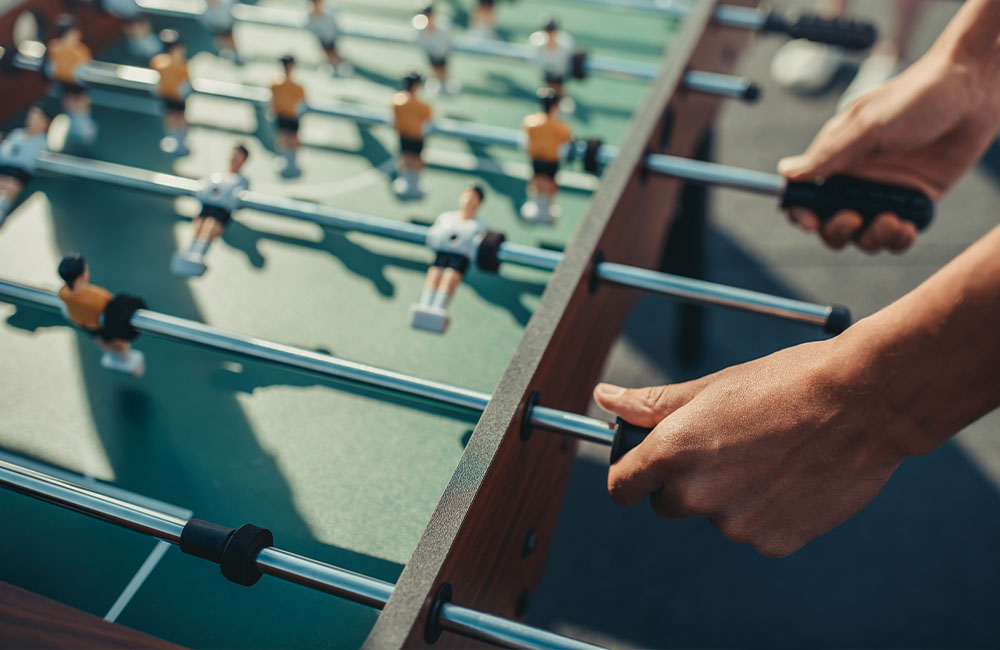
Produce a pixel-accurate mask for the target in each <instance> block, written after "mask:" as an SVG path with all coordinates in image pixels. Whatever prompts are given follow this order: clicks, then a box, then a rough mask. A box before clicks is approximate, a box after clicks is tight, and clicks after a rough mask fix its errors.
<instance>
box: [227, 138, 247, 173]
mask: <svg viewBox="0 0 1000 650" xmlns="http://www.w3.org/2000/svg"><path fill="white" fill-rule="evenodd" d="M249 157H250V150H249V149H247V148H246V147H245V146H243V145H242V144H238V145H236V146H235V147H233V152H232V154H230V156H229V171H231V172H232V173H234V174H235V173H236V172H238V171H240V169H242V168H243V164H244V163H245V162H246V161H247V158H249Z"/></svg>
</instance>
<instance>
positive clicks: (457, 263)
mask: <svg viewBox="0 0 1000 650" xmlns="http://www.w3.org/2000/svg"><path fill="white" fill-rule="evenodd" d="M483 198H485V193H484V192H483V188H482V187H481V186H479V185H475V184H472V185H467V186H466V187H465V188H464V189H463V190H462V193H461V194H460V195H459V197H458V210H454V211H452V212H445V213H442V214H441V215H440V216H439V217H438V218H437V219H436V220H435V221H434V225H433V226H431V227H430V230H428V231H427V246H428V247H430V249H431V250H432V251H434V254H435V256H434V262H433V263H432V264H431V267H430V268H429V269H427V279H426V281H425V282H424V291H423V294H422V295H421V296H420V302H419V303H418V304H416V305H412V306H411V307H410V326H411V327H414V328H416V329H422V330H427V331H429V332H436V333H438V334H443V333H444V331H445V330H446V329H448V323H449V319H448V313H447V309H448V303H450V302H451V299H452V296H454V295H455V290H456V289H457V288H458V285H460V284H461V283H462V278H464V277H465V272H466V271H467V270H468V268H469V264H470V263H471V262H472V260H474V259H476V255H477V252H478V249H479V245H480V244H481V243H482V241H483V239H484V238H485V237H486V234H487V228H486V224H485V223H483V222H482V221H481V220H479V219H477V218H476V214H477V213H478V212H479V206H481V205H482V204H483Z"/></svg>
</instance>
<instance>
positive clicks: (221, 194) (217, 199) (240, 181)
mask: <svg viewBox="0 0 1000 650" xmlns="http://www.w3.org/2000/svg"><path fill="white" fill-rule="evenodd" d="M249 156H250V152H249V151H247V148H246V147H244V146H243V145H241V144H238V145H236V146H235V147H233V153H232V155H231V156H230V158H229V173H227V174H220V173H215V174H212V175H211V176H209V177H208V178H206V179H204V180H202V187H201V189H200V190H198V193H197V194H196V195H195V197H196V198H197V199H198V200H199V201H201V213H200V214H199V215H198V216H197V217H196V218H195V220H194V223H193V224H192V225H193V226H194V238H193V239H192V240H191V246H190V247H189V248H188V250H187V251H185V252H183V253H179V252H178V253H174V256H173V258H172V259H171V260H170V272H171V273H173V274H174V275H176V276H179V277H182V278H190V277H199V276H202V275H204V274H205V271H206V270H207V267H206V266H205V254H206V253H208V247H209V246H211V245H212V242H213V241H215V240H216V239H217V238H218V237H219V235H221V234H222V231H223V230H225V229H226V225H227V224H228V223H229V220H230V219H231V218H232V216H233V210H236V209H237V208H239V207H240V192H242V191H243V190H246V189H249V188H250V181H248V180H247V177H246V176H244V175H243V174H242V173H241V172H240V169H242V168H243V164H244V163H245V162H246V161H247V158H248V157H249Z"/></svg>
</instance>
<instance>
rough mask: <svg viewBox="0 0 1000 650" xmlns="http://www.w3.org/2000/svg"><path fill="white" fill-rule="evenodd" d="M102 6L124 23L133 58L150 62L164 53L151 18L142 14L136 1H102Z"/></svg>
mask: <svg viewBox="0 0 1000 650" xmlns="http://www.w3.org/2000/svg"><path fill="white" fill-rule="evenodd" d="M101 6H102V7H104V10H105V11H107V12H108V13H109V14H111V15H112V16H115V17H116V18H120V19H121V21H122V22H123V23H124V25H123V27H124V32H125V39H126V41H127V43H128V51H129V53H130V54H131V55H132V56H137V57H139V58H141V59H143V60H149V59H150V58H151V57H153V56H155V55H156V54H159V53H160V52H162V51H163V45H162V44H161V43H160V40H159V39H158V38H157V37H156V34H154V33H153V28H152V27H151V26H150V24H149V18H147V17H146V16H145V15H144V14H143V13H142V9H141V8H140V7H139V5H138V4H137V3H136V0H102V1H101Z"/></svg>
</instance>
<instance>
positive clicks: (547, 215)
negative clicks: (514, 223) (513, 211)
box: [521, 199, 562, 226]
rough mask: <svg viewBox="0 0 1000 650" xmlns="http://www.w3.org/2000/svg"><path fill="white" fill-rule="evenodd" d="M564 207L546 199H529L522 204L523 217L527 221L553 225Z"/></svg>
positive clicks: (535, 223)
mask: <svg viewBox="0 0 1000 650" xmlns="http://www.w3.org/2000/svg"><path fill="white" fill-rule="evenodd" d="M560 214H562V209H561V208H560V207H559V206H558V205H550V204H548V203H546V202H544V201H542V202H539V201H537V200H536V199H528V200H527V201H526V202H525V203H524V205H522V206H521V218H522V219H524V221H525V223H529V224H532V225H540V226H551V225H554V224H555V222H556V221H557V220H558V219H559V215H560Z"/></svg>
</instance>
